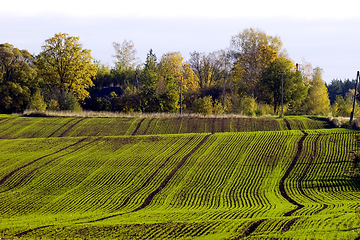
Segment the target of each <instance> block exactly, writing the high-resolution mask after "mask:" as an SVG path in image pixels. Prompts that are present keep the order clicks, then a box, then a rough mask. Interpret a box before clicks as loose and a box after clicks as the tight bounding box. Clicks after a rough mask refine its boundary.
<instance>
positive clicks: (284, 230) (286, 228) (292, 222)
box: [281, 217, 300, 233]
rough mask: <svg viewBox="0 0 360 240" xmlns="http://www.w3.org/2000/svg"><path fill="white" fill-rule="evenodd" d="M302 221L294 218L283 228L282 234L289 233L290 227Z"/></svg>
mask: <svg viewBox="0 0 360 240" xmlns="http://www.w3.org/2000/svg"><path fill="white" fill-rule="evenodd" d="M298 219H300V218H299V217H298V218H293V219H291V220H290V221H288V222H287V223H286V224H285V226H284V227H283V229H281V233H284V232H287V231H289V229H290V227H291V226H292V225H293V224H294V223H295V222H296V221H297V220H298Z"/></svg>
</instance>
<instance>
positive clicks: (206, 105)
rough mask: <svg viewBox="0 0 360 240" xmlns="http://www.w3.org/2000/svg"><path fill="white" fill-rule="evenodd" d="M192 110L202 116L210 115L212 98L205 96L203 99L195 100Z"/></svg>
mask: <svg viewBox="0 0 360 240" xmlns="http://www.w3.org/2000/svg"><path fill="white" fill-rule="evenodd" d="M192 109H193V111H194V112H195V113H200V114H204V115H210V114H212V113H213V110H214V107H213V103H212V97H211V96H206V97H203V98H198V99H195V101H194V103H193V105H192Z"/></svg>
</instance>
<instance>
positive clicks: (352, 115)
mask: <svg viewBox="0 0 360 240" xmlns="http://www.w3.org/2000/svg"><path fill="white" fill-rule="evenodd" d="M358 81H359V71H357V76H356V83H355V93H354V103H353V109H352V112H351V114H350V123H351V122H352V120H353V119H354V112H355V102H356V90H357V85H358Z"/></svg>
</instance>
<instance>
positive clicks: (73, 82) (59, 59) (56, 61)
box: [36, 33, 96, 101]
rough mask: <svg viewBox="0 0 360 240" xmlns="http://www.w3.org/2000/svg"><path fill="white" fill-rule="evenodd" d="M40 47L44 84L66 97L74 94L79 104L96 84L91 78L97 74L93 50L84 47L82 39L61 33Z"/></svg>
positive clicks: (40, 64) (38, 63)
mask: <svg viewBox="0 0 360 240" xmlns="http://www.w3.org/2000/svg"><path fill="white" fill-rule="evenodd" d="M41 48H42V51H41V52H40V54H39V55H38V57H37V59H36V65H37V67H38V69H39V75H40V76H41V77H42V79H43V81H44V83H45V84H46V85H47V86H48V87H55V88H58V89H60V92H62V93H63V94H68V93H72V94H73V95H74V96H75V97H76V99H77V100H78V101H83V100H84V99H85V98H87V97H89V92H88V91H87V90H86V89H87V88H89V87H91V86H93V85H94V84H93V82H92V80H91V78H92V77H94V76H95V75H96V67H95V65H94V64H93V63H92V59H93V58H92V57H91V54H90V50H88V49H83V48H82V44H81V43H79V37H73V36H69V35H68V34H66V33H58V34H55V36H54V37H52V38H49V39H47V40H46V41H45V45H44V46H42V47H41Z"/></svg>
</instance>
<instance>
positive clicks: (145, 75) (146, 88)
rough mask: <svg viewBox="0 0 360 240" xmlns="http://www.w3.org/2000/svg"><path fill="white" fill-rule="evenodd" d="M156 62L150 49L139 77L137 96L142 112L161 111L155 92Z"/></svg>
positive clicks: (156, 82)
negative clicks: (139, 85)
mask: <svg viewBox="0 0 360 240" xmlns="http://www.w3.org/2000/svg"><path fill="white" fill-rule="evenodd" d="M156 61H157V58H156V55H155V54H154V53H153V51H152V49H150V51H149V53H148V55H147V58H146V62H145V67H144V69H143V71H142V72H141V75H140V82H141V90H140V92H139V95H140V99H141V103H140V104H141V109H142V111H143V112H160V111H161V106H160V98H159V95H158V91H157V88H158V82H159V76H158V66H157V62H156Z"/></svg>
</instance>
